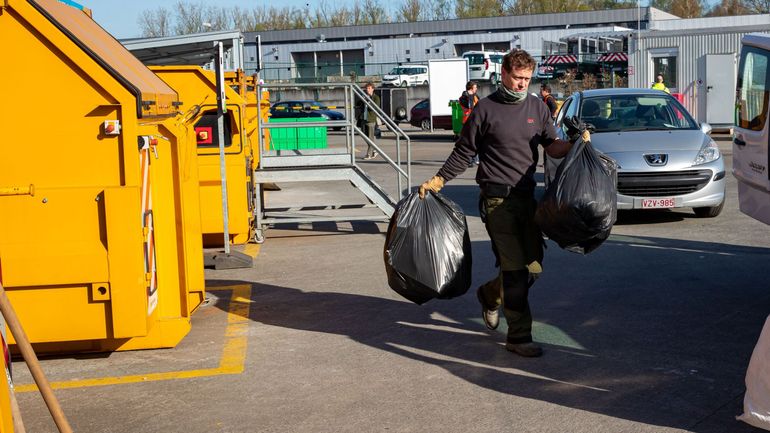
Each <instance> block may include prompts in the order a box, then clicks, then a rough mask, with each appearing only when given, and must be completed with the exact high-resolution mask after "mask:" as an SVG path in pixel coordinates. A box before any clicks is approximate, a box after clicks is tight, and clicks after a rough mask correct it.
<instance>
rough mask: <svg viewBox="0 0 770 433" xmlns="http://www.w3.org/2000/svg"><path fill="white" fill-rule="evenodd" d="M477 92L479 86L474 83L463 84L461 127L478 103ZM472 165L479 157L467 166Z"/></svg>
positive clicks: (477, 161) (475, 157) (476, 162)
mask: <svg viewBox="0 0 770 433" xmlns="http://www.w3.org/2000/svg"><path fill="white" fill-rule="evenodd" d="M478 90H479V85H478V83H476V82H475V81H468V82H467V83H465V91H464V92H463V94H462V95H461V96H460V106H461V107H462V108H463V125H464V124H465V122H466V121H467V120H468V117H469V116H470V115H471V112H472V111H473V108H475V107H476V104H478V103H479V96H478V95H477V94H476V92H478ZM474 164H476V165H478V164H479V156H478V155H476V156H474V157H473V160H472V161H471V162H470V164H468V167H471V166H473V165H474Z"/></svg>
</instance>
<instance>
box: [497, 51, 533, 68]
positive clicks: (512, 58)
mask: <svg viewBox="0 0 770 433" xmlns="http://www.w3.org/2000/svg"><path fill="white" fill-rule="evenodd" d="M536 64H537V62H536V61H535V59H534V58H532V56H530V55H529V53H528V52H526V51H524V50H522V49H520V48H514V49H512V50H511V51H510V52H509V53H508V54H506V55H505V56H503V65H502V66H503V69H505V70H506V72H511V71H513V70H514V69H529V70H532V71H534V70H535V65H536Z"/></svg>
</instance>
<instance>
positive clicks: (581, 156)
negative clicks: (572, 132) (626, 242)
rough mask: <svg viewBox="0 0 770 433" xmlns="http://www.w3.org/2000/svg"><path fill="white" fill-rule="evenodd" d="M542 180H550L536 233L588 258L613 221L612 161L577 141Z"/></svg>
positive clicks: (614, 182)
mask: <svg viewBox="0 0 770 433" xmlns="http://www.w3.org/2000/svg"><path fill="white" fill-rule="evenodd" d="M580 128H581V129H583V128H585V126H584V125H580ZM546 176H550V177H551V178H550V179H548V182H547V184H548V186H547V188H546V190H545V194H544V196H543V198H542V200H541V201H540V203H538V207H537V212H536V213H535V222H536V223H537V224H538V225H539V226H540V229H541V230H542V231H543V233H544V234H545V235H546V236H548V237H549V238H550V239H552V240H553V241H555V242H556V243H557V244H559V246H560V247H562V248H564V249H566V250H568V251H572V252H576V253H580V254H588V253H590V252H591V251H593V250H595V249H596V248H598V247H599V245H601V244H602V242H604V241H605V240H606V239H607V238H608V237H609V236H610V231H611V230H612V225H613V224H615V220H616V219H617V164H616V163H615V161H613V160H612V159H611V158H608V157H606V156H605V155H600V154H599V153H598V152H596V150H594V148H593V146H591V142H590V141H588V142H584V141H583V140H581V139H579V138H578V139H577V141H576V142H575V144H574V145H573V146H572V149H570V151H569V153H567V156H565V157H564V158H563V159H562V161H561V163H560V164H559V165H558V167H557V168H556V172H555V173H548V174H546Z"/></svg>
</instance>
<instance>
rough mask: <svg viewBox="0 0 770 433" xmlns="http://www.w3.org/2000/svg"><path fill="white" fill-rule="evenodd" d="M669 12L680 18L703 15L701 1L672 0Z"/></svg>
mask: <svg viewBox="0 0 770 433" xmlns="http://www.w3.org/2000/svg"><path fill="white" fill-rule="evenodd" d="M670 12H671V13H672V14H674V15H676V16H678V17H681V18H700V17H701V16H703V1H702V0H672V2H671V11H670Z"/></svg>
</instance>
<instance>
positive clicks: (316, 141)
mask: <svg viewBox="0 0 770 433" xmlns="http://www.w3.org/2000/svg"><path fill="white" fill-rule="evenodd" d="M302 121H304V122H326V119H325V118H323V117H311V118H309V119H308V118H304V119H303V118H298V119H297V122H302ZM326 131H327V129H326V127H325V126H311V127H305V128H297V144H298V146H299V148H300V149H326V147H327V146H328V142H327V140H326Z"/></svg>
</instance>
